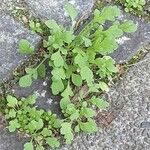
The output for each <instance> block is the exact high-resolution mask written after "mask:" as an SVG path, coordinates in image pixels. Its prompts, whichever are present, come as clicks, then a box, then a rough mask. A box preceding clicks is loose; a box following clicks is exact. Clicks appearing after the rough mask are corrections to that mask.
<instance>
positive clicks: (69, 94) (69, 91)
mask: <svg viewBox="0 0 150 150" xmlns="http://www.w3.org/2000/svg"><path fill="white" fill-rule="evenodd" d="M73 95H74V93H73V91H72V89H71V87H70V84H69V82H68V85H67V88H66V89H65V90H64V92H63V93H62V94H61V96H62V97H65V98H66V97H69V96H73Z"/></svg>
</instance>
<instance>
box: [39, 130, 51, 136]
mask: <svg viewBox="0 0 150 150" xmlns="http://www.w3.org/2000/svg"><path fill="white" fill-rule="evenodd" d="M41 133H42V135H43V136H44V137H47V136H51V135H52V131H51V130H49V129H48V128H44V129H43V130H42V132H41Z"/></svg>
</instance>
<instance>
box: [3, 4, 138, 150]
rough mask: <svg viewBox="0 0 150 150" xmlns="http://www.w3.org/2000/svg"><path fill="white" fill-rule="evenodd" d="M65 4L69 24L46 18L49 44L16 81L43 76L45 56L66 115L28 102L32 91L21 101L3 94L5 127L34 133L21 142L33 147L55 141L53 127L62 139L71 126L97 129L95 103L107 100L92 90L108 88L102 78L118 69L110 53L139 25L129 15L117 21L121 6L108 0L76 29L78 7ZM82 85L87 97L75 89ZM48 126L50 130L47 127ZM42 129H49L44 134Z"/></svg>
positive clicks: (101, 105)
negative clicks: (101, 8) (7, 125)
mask: <svg viewBox="0 0 150 150" xmlns="http://www.w3.org/2000/svg"><path fill="white" fill-rule="evenodd" d="M65 9H66V11H67V12H68V14H70V18H71V21H72V26H71V27H70V29H66V28H64V27H62V26H60V25H58V24H57V23H56V21H55V20H48V21H46V22H45V25H46V26H47V28H48V29H49V30H50V33H51V34H50V35H49V36H48V37H47V38H46V39H44V40H43V46H44V47H45V48H46V49H47V52H46V53H45V55H44V59H43V60H42V61H41V63H40V64H39V65H38V66H37V67H35V68H26V69H25V71H26V75H25V76H23V77H21V78H20V80H19V84H20V86H22V87H27V86H30V85H31V84H32V80H34V79H37V78H38V76H41V77H44V76H45V74H46V67H45V61H48V62H49V66H50V67H51V68H52V71H51V74H52V84H51V89H52V93H53V94H54V95H58V94H59V95H61V97H62V98H61V100H60V107H61V109H62V113H63V115H64V119H58V118H57V117H56V116H55V115H54V114H52V113H49V112H46V111H44V110H38V109H37V108H35V107H34V106H32V105H33V104H34V102H35V97H34V96H31V97H29V98H27V99H23V100H21V101H18V100H17V99H16V98H14V97H12V96H10V95H9V96H8V97H7V101H8V104H7V106H8V109H7V110H6V118H7V119H8V120H9V124H10V125H9V130H10V131H14V130H15V129H19V130H20V131H23V132H25V133H27V134H29V135H30V137H31V139H32V140H31V142H29V143H27V144H25V148H24V149H25V150H27V149H28V150H32V149H33V147H34V146H35V145H36V147H38V148H37V149H38V150H39V149H40V150H41V149H43V145H45V143H47V144H49V146H51V147H52V148H54V147H58V146H59V142H58V139H59V138H58V139H57V137H56V133H59V135H62V136H63V137H64V139H65V140H66V143H71V141H72V140H73V136H74V133H75V132H79V131H84V132H87V133H93V132H96V131H97V130H98V127H97V125H96V123H95V121H94V117H95V115H96V111H95V109H94V108H93V105H95V106H96V107H97V108H99V109H106V107H108V103H107V102H106V101H104V100H102V99H99V98H97V97H94V96H93V94H95V93H96V92H97V93H101V92H105V91H108V90H109V88H108V85H107V83H106V82H105V81H106V80H107V79H109V78H110V77H111V76H112V75H113V74H114V73H116V72H117V68H116V66H115V61H114V60H113V59H112V58H111V57H110V56H108V55H109V54H110V53H112V52H113V51H114V50H116V49H117V48H118V44H117V42H116V39H117V38H119V37H121V36H122V35H123V34H124V32H126V33H130V32H134V31H135V30H136V29H137V26H136V25H135V24H134V23H133V22H132V21H125V22H123V23H119V22H118V21H116V18H117V17H118V16H120V10H119V9H118V8H117V7H116V6H107V7H105V8H103V10H102V11H101V12H100V11H99V10H97V9H96V10H95V11H94V18H93V19H92V20H91V21H90V22H89V23H88V24H87V25H86V26H85V27H84V28H83V30H82V31H81V32H80V33H79V34H78V35H76V34H75V33H74V30H73V28H74V25H75V23H74V22H75V18H76V16H77V12H76V10H75V8H74V7H73V6H72V5H71V4H66V5H65ZM107 22H109V24H110V22H111V23H112V24H111V25H110V27H107V28H106V27H104V26H105V24H106V23H107ZM19 45H20V48H21V49H20V51H21V52H23V53H27V54H29V53H33V48H31V46H30V44H29V43H28V42H27V41H24V42H22V41H20V43H19ZM82 86H87V88H88V98H87V96H86V95H85V94H84V93H83V91H82V92H80V93H79V95H77V96H75V92H74V91H75V89H77V88H81V87H82ZM74 97H76V98H74ZM11 108H12V109H11ZM10 111H11V113H10ZM18 111H19V113H18ZM12 114H13V115H12ZM24 114H25V115H24ZM37 114H38V116H37ZM9 115H10V116H9ZM23 116H24V117H26V118H23V120H24V121H25V123H24V124H23V123H22V121H20V120H19V119H20V118H21V119H22V117H23ZM53 118H54V119H53ZM47 119H48V121H47ZM55 120H57V121H58V122H57V121H56V122H55V125H56V126H57V128H56V126H54V125H53V121H55ZM49 125H50V127H49ZM43 130H44V131H43ZM48 130H50V131H49V132H50V133H49V132H46V131H48ZM42 131H43V132H44V133H45V134H46V133H48V134H46V135H42V133H41V132H42ZM32 142H35V144H33V143H32Z"/></svg>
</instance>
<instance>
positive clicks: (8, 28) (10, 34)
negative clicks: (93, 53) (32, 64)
mask: <svg viewBox="0 0 150 150" xmlns="http://www.w3.org/2000/svg"><path fill="white" fill-rule="evenodd" d="M0 31H1V32H0V68H1V69H0V80H1V79H3V78H6V77H8V76H9V75H10V74H11V73H12V71H13V69H15V68H16V67H17V66H19V65H20V64H21V63H22V62H24V61H25V60H26V59H27V58H28V57H27V56H24V55H21V54H20V53H19V50H18V42H19V40H21V39H22V38H24V39H27V40H28V41H30V42H31V43H32V44H33V45H35V47H37V46H38V43H39V41H40V37H39V36H37V35H35V34H31V32H30V31H29V30H28V29H26V28H25V27H24V26H23V25H22V24H20V23H18V22H16V21H15V20H14V19H13V18H12V17H11V16H10V15H8V14H5V13H2V14H0Z"/></svg>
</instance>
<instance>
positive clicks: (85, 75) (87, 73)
mask: <svg viewBox="0 0 150 150" xmlns="http://www.w3.org/2000/svg"><path fill="white" fill-rule="evenodd" d="M81 77H82V79H83V80H86V81H87V83H88V84H91V83H92V82H93V72H92V71H91V69H90V68H89V67H87V66H85V67H82V68H81Z"/></svg>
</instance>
